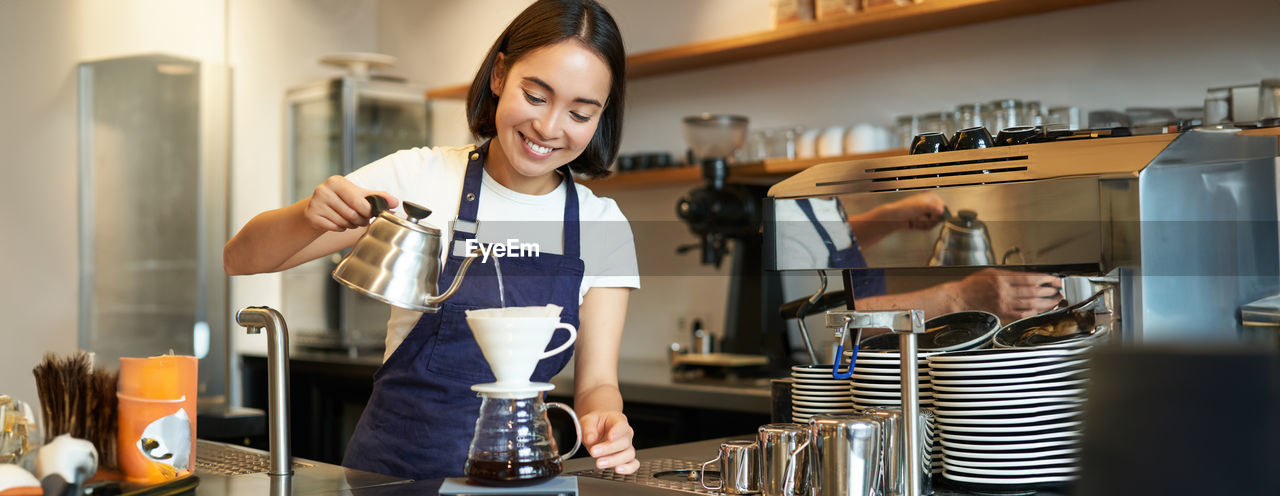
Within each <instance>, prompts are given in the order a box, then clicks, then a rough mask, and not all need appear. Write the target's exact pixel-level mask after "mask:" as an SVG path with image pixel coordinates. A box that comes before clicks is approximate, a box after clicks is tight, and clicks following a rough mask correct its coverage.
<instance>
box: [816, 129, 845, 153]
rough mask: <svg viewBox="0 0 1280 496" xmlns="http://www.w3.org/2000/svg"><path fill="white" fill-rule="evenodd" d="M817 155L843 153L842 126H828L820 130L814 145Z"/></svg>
mask: <svg viewBox="0 0 1280 496" xmlns="http://www.w3.org/2000/svg"><path fill="white" fill-rule="evenodd" d="M816 148H817V149H818V153H817V155H818V156H819V157H839V156H840V155H844V153H845V152H844V127H842V126H829V127H827V128H826V129H823V130H822V134H821V135H819V136H818V142H817V145H816Z"/></svg>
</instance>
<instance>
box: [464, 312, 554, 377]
mask: <svg viewBox="0 0 1280 496" xmlns="http://www.w3.org/2000/svg"><path fill="white" fill-rule="evenodd" d="M560 309H561V308H560V307H558V306H556V305H547V306H545V307H513V308H485V309H481V310H468V311H467V325H468V326H469V327H471V333H472V334H473V335H475V338H476V343H479V344H480V351H481V352H482V353H484V359H485V361H487V362H489V368H490V369H492V370H493V376H494V377H495V378H497V380H498V382H497V383H496V384H497V385H511V386H518V385H525V384H529V378H530V377H531V376H532V375H533V369H534V368H536V367H537V366H538V361H539V360H542V359H543V358H547V357H550V356H552V355H555V354H557V353H560V352H562V351H564V350H566V349H568V348H569V346H571V345H573V342H574V341H575V340H576V339H577V338H578V330H577V329H575V328H574V327H573V326H572V325H569V324H564V323H561V322H560ZM556 329H565V330H567V331H569V340H568V341H565V343H564V344H562V345H560V346H559V347H557V348H556V349H554V350H549V351H543V350H545V349H546V348H547V343H550V342H551V336H552V335H553V334H555V331H556Z"/></svg>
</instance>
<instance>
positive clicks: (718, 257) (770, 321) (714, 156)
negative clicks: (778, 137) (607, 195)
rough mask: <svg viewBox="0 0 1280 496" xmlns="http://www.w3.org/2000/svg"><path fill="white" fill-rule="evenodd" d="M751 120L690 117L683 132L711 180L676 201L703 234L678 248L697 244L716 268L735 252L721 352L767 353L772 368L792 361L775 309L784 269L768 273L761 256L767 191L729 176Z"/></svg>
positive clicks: (684, 216)
mask: <svg viewBox="0 0 1280 496" xmlns="http://www.w3.org/2000/svg"><path fill="white" fill-rule="evenodd" d="M747 124H748V120H747V118H746V117H743V116H739V115H722V114H721V115H716V114H702V115H695V116H689V117H685V118H684V121H683V125H684V137H685V140H686V141H687V142H688V144H689V148H690V150H691V151H692V153H693V156H694V157H695V158H696V159H697V160H698V162H699V164H700V166H701V167H702V179H703V181H704V183H705V184H703V185H702V186H701V187H698V188H695V189H693V190H691V191H689V193H688V194H687V195H686V196H685V197H683V198H681V199H680V201H679V203H678V204H677V206H676V214H677V215H678V216H679V217H680V219H681V220H683V221H684V222H685V223H687V224H688V225H689V230H690V231H692V232H693V234H695V235H697V236H698V237H699V240H700V243H699V244H696V245H688V246H682V247H680V248H679V249H678V250H677V251H678V252H679V253H684V252H687V251H690V250H693V249H698V250H699V253H700V254H701V257H702V258H701V261H702V263H703V264H704V265H715V266H716V267H717V268H718V267H720V264H721V262H722V261H723V260H724V256H725V255H726V254H729V253H733V255H734V256H733V262H732V263H733V266H732V268H731V272H730V274H731V275H730V289H729V291H730V293H729V306H728V308H727V310H726V318H725V332H724V344H723V346H722V347H721V350H720V351H723V352H727V353H735V354H756V355H759V354H764V355H766V356H768V357H769V362H770V364H771V366H772V367H774V368H785V367H786V366H787V364H788V360H789V357H788V354H789V345H788V343H787V341H786V332H785V331H786V327H785V325H784V323H783V321H782V319H781V317H779V316H778V314H777V310H776V309H777V308H778V304H780V303H781V301H782V280H781V278H780V276H779V275H778V274H777V272H770V273H767V274H766V273H765V272H764V265H763V262H762V254H763V247H764V239H763V236H762V234H761V209H760V203H761V199H762V198H764V196H765V193H766V192H767V191H766V188H764V187H761V186H748V185H743V184H731V183H729V182H728V180H729V171H730V167H729V157H730V156H732V155H733V153H734V151H736V150H737V149H738V148H740V147H741V146H742V144H743V142H744V141H745V140H746V135H747ZM769 309H773V311H769Z"/></svg>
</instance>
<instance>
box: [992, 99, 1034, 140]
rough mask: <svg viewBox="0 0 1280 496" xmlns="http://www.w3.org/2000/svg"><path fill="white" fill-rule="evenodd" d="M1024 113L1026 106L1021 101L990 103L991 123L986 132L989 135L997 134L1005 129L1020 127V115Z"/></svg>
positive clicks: (1006, 100) (1009, 100) (1008, 100)
mask: <svg viewBox="0 0 1280 496" xmlns="http://www.w3.org/2000/svg"><path fill="white" fill-rule="evenodd" d="M1025 111H1026V105H1025V104H1023V103H1022V100H1015V99H1012V98H1006V99H1003V100H996V101H993V102H991V122H989V123H988V125H987V130H988V131H991V134H993V135H994V134H996V133H999V132H1000V130H1001V129H1004V128H1007V127H1014V126H1021V125H1023V124H1022V115H1023V113H1024V112H1025Z"/></svg>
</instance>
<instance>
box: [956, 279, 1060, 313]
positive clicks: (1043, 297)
mask: <svg viewBox="0 0 1280 496" xmlns="http://www.w3.org/2000/svg"><path fill="white" fill-rule="evenodd" d="M956 288H957V290H958V293H959V294H958V296H959V300H960V302H961V303H960V309H961V310H983V311H987V312H991V313H994V314H996V316H997V317H1000V321H1001V322H1003V323H1010V322H1013V321H1015V320H1019V319H1024V318H1027V317H1031V316H1033V315H1038V314H1041V313H1044V312H1047V311H1049V310H1052V309H1053V308H1054V307H1057V306H1058V302H1059V301H1062V293H1061V291H1060V290H1061V289H1062V280H1061V279H1059V278H1057V277H1054V276H1051V275H1048V274H1038V273H1033V272H1014V271H1009V270H1001V269H994V268H987V269H983V270H980V271H978V272H975V273H973V274H971V275H969V277H966V278H964V279H963V280H961V281H959V282H958V284H957V286H956Z"/></svg>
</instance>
